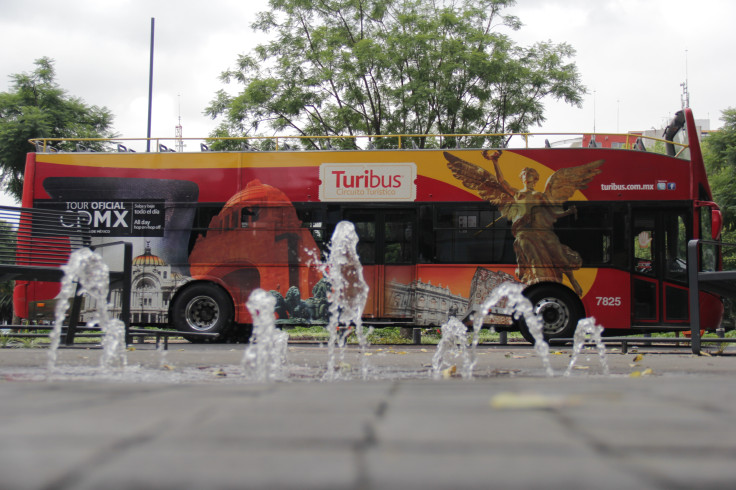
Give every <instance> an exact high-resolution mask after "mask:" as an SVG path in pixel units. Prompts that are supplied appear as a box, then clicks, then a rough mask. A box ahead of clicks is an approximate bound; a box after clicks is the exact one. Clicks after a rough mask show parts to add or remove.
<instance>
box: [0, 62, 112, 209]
mask: <svg viewBox="0 0 736 490" xmlns="http://www.w3.org/2000/svg"><path fill="white" fill-rule="evenodd" d="M34 64H35V67H36V68H35V69H34V70H33V72H31V73H20V74H15V75H11V76H10V78H11V80H12V83H11V90H10V91H9V92H2V93H0V169H1V170H2V175H1V176H0V177H1V181H2V184H3V185H4V186H5V189H6V191H7V192H8V193H10V194H12V195H13V196H15V197H16V199H18V200H20V198H21V195H22V192H23V173H24V171H25V161H26V153H28V152H31V151H34V148H33V146H32V145H31V144H30V143H29V142H28V140H29V139H31V138H106V137H111V136H113V135H112V133H111V131H110V125H111V124H112V119H113V116H112V114H111V113H110V111H109V110H108V109H107V108H105V107H97V106H88V105H87V104H85V103H84V102H83V101H82V99H79V98H77V97H72V96H69V95H67V93H66V92H65V91H64V90H63V89H61V88H60V87H59V86H58V84H57V83H56V81H55V71H54V62H53V60H51V59H50V58H45V57H44V58H40V59H38V60H36V61H35V62H34ZM74 146H75V145H74V143H69V142H66V143H63V144H62V145H61V146H60V147H59V148H58V149H59V150H66V151H72V150H74Z"/></svg>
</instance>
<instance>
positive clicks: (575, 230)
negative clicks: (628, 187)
mask: <svg viewBox="0 0 736 490" xmlns="http://www.w3.org/2000/svg"><path fill="white" fill-rule="evenodd" d="M555 208H556V207H555ZM568 209H570V208H569V207H568ZM560 210H561V209H559V210H558V212H559V211H560ZM612 227H613V216H612V211H611V207H610V206H609V205H601V204H590V205H589V204H587V203H576V204H575V210H574V212H573V213H572V214H571V215H569V216H565V217H563V218H560V219H558V220H557V223H556V224H555V233H556V234H557V237H558V238H559V239H560V242H561V243H563V244H564V245H567V246H568V247H570V248H571V249H573V250H574V251H576V252H577V253H578V254H580V257H581V258H582V260H583V266H584V267H585V266H600V265H609V264H611V262H612V260H613V259H612V256H613V240H612V235H613V233H612Z"/></svg>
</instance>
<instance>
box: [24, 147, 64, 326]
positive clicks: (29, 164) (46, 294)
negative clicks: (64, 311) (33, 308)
mask: <svg viewBox="0 0 736 490" xmlns="http://www.w3.org/2000/svg"><path fill="white" fill-rule="evenodd" d="M35 178H36V154H35V153H29V154H28V155H27V156H26V169H25V174H24V181H25V184H24V185H23V198H22V202H21V205H22V206H23V207H24V208H32V207H33V199H34V191H33V188H34V186H33V185H31V184H32V183H33V182H34V181H35ZM60 289H61V285H60V284H59V283H58V282H40V281H16V282H15V288H14V289H13V311H14V314H15V315H16V316H17V317H19V318H28V315H29V311H28V310H29V308H28V303H29V302H31V301H36V300H39V299H49V298H54V297H55V296H56V295H57V294H59V290H60Z"/></svg>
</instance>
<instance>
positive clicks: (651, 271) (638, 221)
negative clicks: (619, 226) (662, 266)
mask: <svg viewBox="0 0 736 490" xmlns="http://www.w3.org/2000/svg"><path fill="white" fill-rule="evenodd" d="M655 229H656V219H655V217H654V216H653V215H649V214H642V215H638V216H636V217H635V221H634V237H633V240H634V246H633V250H634V271H635V272H638V273H640V274H646V275H650V276H654V275H656V274H657V270H656V261H655V256H654V250H655V245H656V241H655V238H656V237H655V234H656V231H655Z"/></svg>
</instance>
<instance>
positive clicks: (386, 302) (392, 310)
mask: <svg viewBox="0 0 736 490" xmlns="http://www.w3.org/2000/svg"><path fill="white" fill-rule="evenodd" d="M343 219H345V220H348V221H351V222H352V223H353V224H354V225H355V230H356V231H357V233H358V237H359V239H360V240H359V242H358V255H359V256H360V261H361V263H362V264H363V276H364V277H365V280H366V282H367V283H368V287H369V288H370V292H369V294H368V302H367V304H366V307H365V310H364V312H363V315H364V316H366V317H373V318H392V319H397V320H400V319H407V320H409V319H411V318H413V309H412V308H411V303H410V301H409V300H410V298H409V295H403V296H401V298H400V300H399V303H397V300H396V298H392V297H390V296H391V295H390V293H389V292H390V291H392V290H395V289H396V288H395V287H393V288H392V287H391V285H397V284H398V285H403V286H404V287H405V288H406V287H408V286H409V285H410V284H411V283H412V282H413V281H414V279H415V275H416V266H415V263H416V258H415V256H414V255H415V252H414V251H415V250H416V247H415V232H414V231H415V229H416V211H415V210H414V209H392V208H380V209H366V208H361V209H346V210H345V211H344V213H343ZM404 296H406V297H404Z"/></svg>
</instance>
